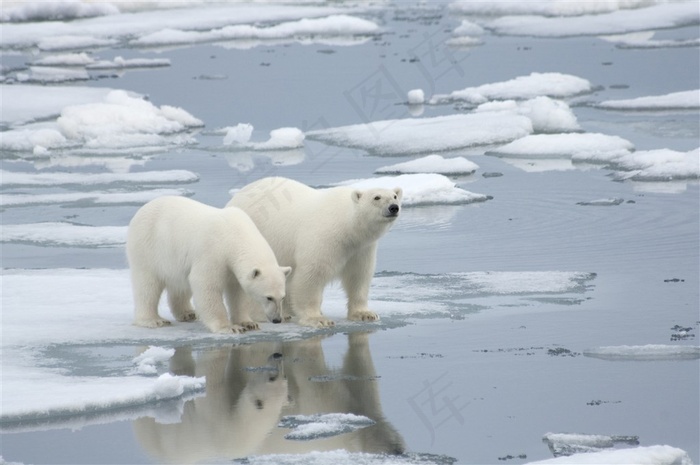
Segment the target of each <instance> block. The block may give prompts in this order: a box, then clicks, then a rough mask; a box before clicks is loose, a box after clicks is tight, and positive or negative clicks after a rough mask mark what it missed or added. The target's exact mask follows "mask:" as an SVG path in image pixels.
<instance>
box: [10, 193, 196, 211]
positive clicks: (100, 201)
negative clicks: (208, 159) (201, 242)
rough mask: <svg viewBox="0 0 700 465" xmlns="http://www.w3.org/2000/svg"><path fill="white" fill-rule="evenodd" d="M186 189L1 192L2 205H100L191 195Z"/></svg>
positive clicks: (143, 202) (124, 203) (136, 203)
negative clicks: (37, 192) (33, 192)
mask: <svg viewBox="0 0 700 465" xmlns="http://www.w3.org/2000/svg"><path fill="white" fill-rule="evenodd" d="M192 194H193V192H192V191H189V190H186V189H149V190H142V191H109V192H107V191H91V192H57V193H53V194H0V207H2V208H7V207H27V206H33V205H64V206H65V205H73V206H83V207H95V206H100V205H143V204H145V203H146V202H150V201H151V200H153V199H155V198H158V197H161V196H163V195H185V196H191V195H192Z"/></svg>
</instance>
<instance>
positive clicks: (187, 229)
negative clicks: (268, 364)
mask: <svg viewBox="0 0 700 465" xmlns="http://www.w3.org/2000/svg"><path fill="white" fill-rule="evenodd" d="M126 253H127V258H128V260H129V267H130V268H131V280H132V285H133V291H134V303H135V318H134V324H136V325H138V326H146V327H151V328H154V327H158V326H164V325H168V324H170V322H169V321H168V320H165V319H163V318H161V317H160V316H159V315H158V302H159V301H160V296H161V294H162V293H163V289H167V291H168V292H167V293H168V303H169V304H170V310H171V312H172V314H173V316H174V317H175V318H176V319H177V320H178V321H192V320H194V319H195V309H196V316H197V317H199V319H200V320H202V322H203V323H204V324H205V325H206V326H207V327H208V328H209V329H210V330H211V331H213V332H225V333H230V332H233V333H238V332H242V331H245V330H246V329H256V328H257V327H258V325H257V323H255V322H253V321H252V320H251V318H250V314H249V308H248V306H247V305H244V302H245V300H244V293H245V294H247V295H248V297H249V298H252V299H253V300H254V301H257V302H258V303H259V304H260V305H262V306H263V308H264V309H265V314H266V315H267V317H268V319H270V320H271V321H273V322H275V323H279V322H280V321H281V307H282V300H283V299H284V297H285V280H286V277H287V275H289V273H290V272H291V268H289V267H280V266H279V265H278V264H277V260H276V259H275V255H274V253H273V251H272V249H271V248H270V246H269V245H268V244H267V242H265V239H264V238H263V237H262V235H261V234H260V231H258V229H257V228H256V227H255V224H254V223H253V221H251V219H250V217H248V215H246V214H245V213H244V212H243V211H241V210H240V209H238V208H214V207H210V206H208V205H205V204H203V203H200V202H197V201H195V200H192V199H188V198H184V197H175V196H164V197H159V198H157V199H155V200H152V201H150V202H148V203H147V204H146V205H144V206H143V207H141V208H140V209H139V210H138V211H137V212H136V214H135V215H134V217H133V219H132V220H131V222H130V223H129V230H128V234H127V240H126ZM224 295H225V297H226V303H227V304H228V307H229V315H228V318H227V315H226V306H225V305H224V298H223V296H224ZM192 297H194V305H195V309H193V308H192V304H191V298H192Z"/></svg>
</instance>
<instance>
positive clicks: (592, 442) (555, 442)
mask: <svg viewBox="0 0 700 465" xmlns="http://www.w3.org/2000/svg"><path fill="white" fill-rule="evenodd" d="M542 440H543V441H544V442H546V443H547V445H548V446H549V450H551V451H552V454H554V456H555V457H560V456H562V455H567V456H568V455H574V454H578V453H584V452H598V451H601V450H604V449H609V448H612V447H615V445H617V444H631V445H635V446H636V445H639V438H638V437H637V436H608V435H604V434H580V433H579V434H577V433H547V434H545V435H544V437H543V438H542Z"/></svg>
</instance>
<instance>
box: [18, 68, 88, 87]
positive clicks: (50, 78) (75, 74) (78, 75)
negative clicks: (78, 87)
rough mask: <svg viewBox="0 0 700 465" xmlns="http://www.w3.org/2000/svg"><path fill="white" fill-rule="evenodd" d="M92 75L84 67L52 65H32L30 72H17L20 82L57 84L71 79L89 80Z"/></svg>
mask: <svg viewBox="0 0 700 465" xmlns="http://www.w3.org/2000/svg"><path fill="white" fill-rule="evenodd" d="M89 79H90V75H89V74H88V73H87V71H85V70H83V69H67V68H56V67H51V66H30V67H29V73H17V80H18V81H19V82H37V83H43V84H49V83H50V84H57V83H61V82H71V81H87V80H89Z"/></svg>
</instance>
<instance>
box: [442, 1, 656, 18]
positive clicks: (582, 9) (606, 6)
mask: <svg viewBox="0 0 700 465" xmlns="http://www.w3.org/2000/svg"><path fill="white" fill-rule="evenodd" d="M649 3H650V2H649V0H602V1H587V2H571V1H567V0H552V1H549V2H513V1H512V0H492V1H489V2H473V1H471V0H456V1H455V2H453V3H450V5H449V9H450V11H452V12H454V13H458V14H465V15H466V14H469V15H484V16H485V15H488V16H503V15H543V16H579V15H584V14H600V13H609V12H612V11H617V10H621V9H627V8H640V7H643V6H647V5H649Z"/></svg>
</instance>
